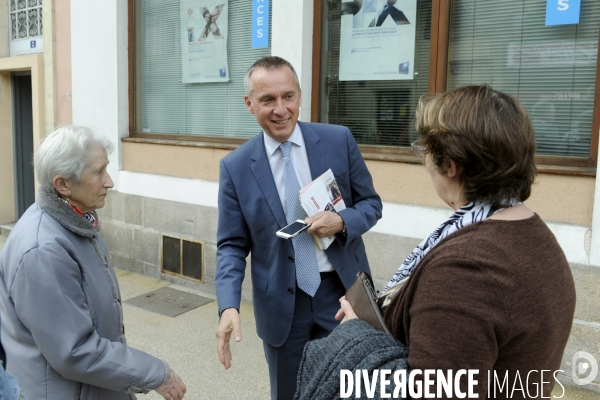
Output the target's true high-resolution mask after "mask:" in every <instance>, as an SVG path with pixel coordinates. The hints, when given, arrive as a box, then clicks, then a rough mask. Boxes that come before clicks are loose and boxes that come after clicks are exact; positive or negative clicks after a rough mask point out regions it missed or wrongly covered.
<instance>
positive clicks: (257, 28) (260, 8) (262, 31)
mask: <svg viewBox="0 0 600 400" xmlns="http://www.w3.org/2000/svg"><path fill="white" fill-rule="evenodd" d="M261 47H269V0H252V48H253V49H258V48H261Z"/></svg>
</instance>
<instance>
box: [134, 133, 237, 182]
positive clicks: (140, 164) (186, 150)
mask: <svg viewBox="0 0 600 400" xmlns="http://www.w3.org/2000/svg"><path fill="white" fill-rule="evenodd" d="M227 154H229V150H220V149H212V148H198V147H188V146H169V145H159V144H149V143H132V142H123V169H124V170H126V171H134V172H144V173H147V174H157V175H167V176H177V177H180V178H192V179H204V180H209V181H218V180H219V161H220V160H221V158H223V157H225V156H226V155H227Z"/></svg>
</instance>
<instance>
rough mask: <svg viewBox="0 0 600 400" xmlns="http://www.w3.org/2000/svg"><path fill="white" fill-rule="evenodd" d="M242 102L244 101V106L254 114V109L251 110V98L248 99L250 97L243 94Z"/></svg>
mask: <svg viewBox="0 0 600 400" xmlns="http://www.w3.org/2000/svg"><path fill="white" fill-rule="evenodd" d="M244 103H246V108H247V109H248V112H249V113H250V114H254V110H252V100H250V97H248V96H244Z"/></svg>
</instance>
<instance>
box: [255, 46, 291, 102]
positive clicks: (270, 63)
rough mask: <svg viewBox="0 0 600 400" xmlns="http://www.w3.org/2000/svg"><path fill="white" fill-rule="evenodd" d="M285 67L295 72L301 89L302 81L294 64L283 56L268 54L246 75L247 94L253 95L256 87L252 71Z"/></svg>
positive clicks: (257, 61)
mask: <svg viewBox="0 0 600 400" xmlns="http://www.w3.org/2000/svg"><path fill="white" fill-rule="evenodd" d="M283 67H289V68H290V69H291V70H292V74H294V79H295V80H296V86H298V90H300V81H299V80H298V74H296V70H295V69H294V67H293V66H292V64H291V63H290V62H289V61H287V60H284V59H283V58H281V57H277V56H266V57H263V58H260V59H258V60H256V62H255V63H254V64H252V66H251V67H250V68H248V72H246V76H244V89H245V90H246V96H248V97H252V92H253V91H254V88H253V87H252V80H251V79H250V77H251V75H252V73H253V72H254V71H255V70H257V69H259V68H264V69H270V70H273V69H278V68H283Z"/></svg>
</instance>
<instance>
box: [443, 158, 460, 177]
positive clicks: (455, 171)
mask: <svg viewBox="0 0 600 400" xmlns="http://www.w3.org/2000/svg"><path fill="white" fill-rule="evenodd" d="M462 171H463V167H462V165H458V164H457V163H455V162H454V160H453V159H451V158H449V159H448V168H447V169H446V175H448V178H458V177H459V176H460V174H461V173H462Z"/></svg>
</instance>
